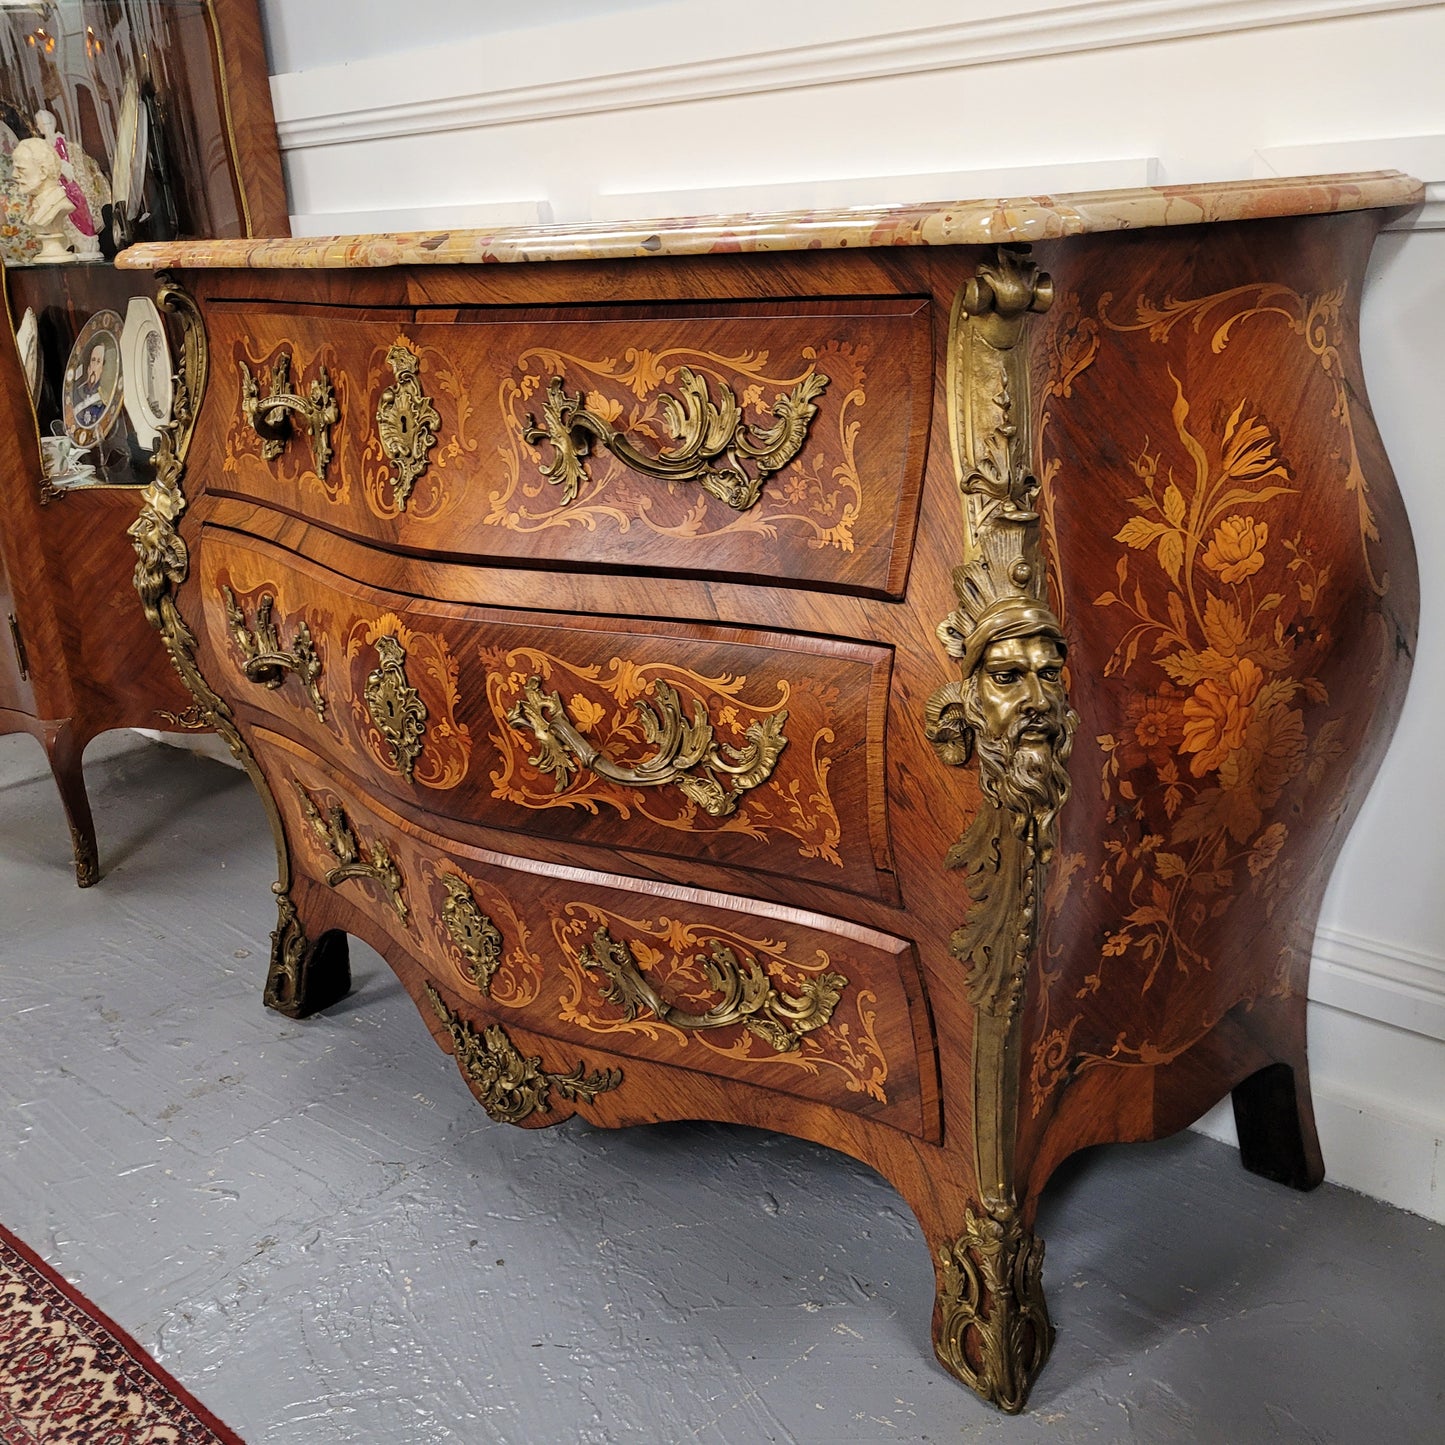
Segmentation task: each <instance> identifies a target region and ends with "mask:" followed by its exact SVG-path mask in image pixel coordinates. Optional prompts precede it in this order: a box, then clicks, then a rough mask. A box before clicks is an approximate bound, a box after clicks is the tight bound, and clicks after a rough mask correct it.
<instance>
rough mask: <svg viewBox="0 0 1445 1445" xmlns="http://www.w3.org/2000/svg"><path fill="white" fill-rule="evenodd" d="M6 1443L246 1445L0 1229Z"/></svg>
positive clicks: (0, 1423)
mask: <svg viewBox="0 0 1445 1445" xmlns="http://www.w3.org/2000/svg"><path fill="white" fill-rule="evenodd" d="M0 1445H244V1442H243V1441H242V1440H241V1438H240V1436H238V1435H234V1434H232V1432H231V1431H230V1430H228V1429H227V1428H226V1427H225V1426H224V1425H223V1424H221V1422H220V1421H219V1420H217V1419H216V1418H215V1416H214V1415H212V1414H211V1413H210V1412H209V1411H208V1410H207V1409H206V1408H205V1407H204V1406H203V1405H201V1404H200V1402H199V1401H197V1400H195V1399H193V1398H192V1397H191V1396H190V1395H188V1394H187V1393H186V1391H185V1390H184V1389H182V1388H181V1386H180V1385H179V1384H178V1383H177V1382H176V1381H175V1380H173V1379H172V1378H171V1376H170V1375H168V1374H167V1373H166V1372H165V1371H164V1370H163V1369H161V1367H160V1366H159V1365H157V1364H156V1362H155V1361H154V1360H152V1359H151V1358H150V1357H149V1356H148V1355H147V1354H146V1353H145V1351H144V1350H142V1349H141V1347H140V1346H139V1345H138V1344H136V1342H135V1341H134V1340H133V1339H131V1337H130V1336H129V1335H128V1334H126V1333H125V1331H124V1330H122V1329H120V1328H118V1327H117V1326H116V1324H115V1323H114V1322H113V1321H111V1320H108V1319H107V1318H106V1317H105V1316H104V1315H103V1314H101V1313H99V1311H97V1310H96V1309H94V1308H93V1307H92V1306H91V1305H90V1304H89V1303H88V1302H87V1301H86V1300H85V1298H84V1297H83V1296H82V1295H80V1294H78V1293H77V1292H76V1291H75V1290H74V1289H72V1288H71V1286H70V1285H68V1284H67V1283H66V1282H65V1281H64V1280H63V1279H62V1278H61V1277H60V1276H59V1275H58V1274H56V1272H55V1271H54V1270H53V1269H51V1268H50V1266H49V1265H47V1264H46V1263H45V1262H44V1261H43V1260H41V1259H39V1258H37V1257H36V1256H35V1255H34V1254H32V1253H31V1252H30V1250H28V1249H27V1248H26V1247H25V1246H24V1245H23V1244H21V1242H20V1241H19V1240H18V1239H16V1238H15V1236H14V1235H13V1234H11V1233H10V1231H9V1230H7V1229H6V1228H5V1227H4V1226H3V1225H0Z"/></svg>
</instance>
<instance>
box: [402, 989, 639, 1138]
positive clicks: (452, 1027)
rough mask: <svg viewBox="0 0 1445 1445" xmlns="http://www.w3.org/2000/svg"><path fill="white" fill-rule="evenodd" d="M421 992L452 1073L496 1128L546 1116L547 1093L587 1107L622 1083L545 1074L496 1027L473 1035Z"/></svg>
mask: <svg viewBox="0 0 1445 1445" xmlns="http://www.w3.org/2000/svg"><path fill="white" fill-rule="evenodd" d="M426 991H427V997H428V998H429V999H430V1000H431V1006H432V1008H433V1009H434V1010H435V1012H436V1016H437V1018H439V1019H440V1020H441V1022H442V1025H443V1026H444V1027H445V1029H446V1031H447V1033H448V1034H450V1035H451V1040H452V1052H453V1054H454V1055H455V1057H456V1061H457V1068H459V1069H460V1070H461V1071H462V1077H463V1078H464V1079H465V1080H466V1081H467V1084H468V1085H469V1086H470V1088H471V1090H472V1093H473V1094H475V1095H476V1097H477V1100H478V1102H479V1103H480V1104H481V1106H482V1108H484V1109H485V1110H486V1111H487V1113H488V1114H490V1115H491V1116H492V1118H494V1119H495V1120H496V1121H497V1123H499V1124H520V1123H521V1122H522V1121H523V1120H524V1119H527V1118H530V1117H531V1116H532V1115H533V1114H546V1113H549V1112H550V1111H551V1107H552V1105H551V1100H550V1098H549V1095H550V1094H551V1091H552V1090H553V1089H556V1091H557V1092H558V1093H559V1094H561V1095H562V1097H563V1098H564V1099H571V1100H573V1101H574V1102H576V1101H579V1100H580V1101H581V1102H583V1103H587V1104H590V1103H592V1101H593V1100H594V1099H596V1097H597V1096H598V1094H605V1093H607V1092H608V1090H610V1089H615V1088H616V1087H617V1086H618V1085H619V1084H620V1083H621V1082H622V1070H621V1069H598V1070H594V1071H593V1072H591V1073H588V1072H586V1070H585V1068H584V1066H583V1065H581V1064H578V1065H577V1067H576V1068H575V1069H572V1070H570V1071H569V1072H568V1073H565V1074H549V1073H548V1072H547V1071H546V1070H545V1069H544V1068H543V1067H542V1060H541V1059H540V1058H538V1057H535V1056H534V1057H532V1058H528V1057H527V1055H526V1054H524V1053H522V1051H521V1050H520V1049H519V1048H518V1047H517V1046H516V1044H514V1043H513V1042H512V1041H511V1039H509V1038H508V1037H507V1035H506V1032H505V1030H504V1029H503V1028H502V1026H501V1025H500V1024H491V1025H489V1026H488V1027H487V1028H485V1029H483V1030H482V1032H481V1033H478V1032H477V1031H476V1029H474V1028H473V1027H472V1026H471V1024H469V1023H468V1022H467V1021H466V1020H465V1019H464V1018H462V1017H461V1016H460V1015H459V1014H455V1013H453V1012H452V1011H451V1009H449V1008H448V1007H447V1006H446V1004H445V1003H443V1002H442V996H441V995H440V994H439V993H438V992H437V991H436V989H434V988H433V987H432V986H431V984H428V985H427V987H426Z"/></svg>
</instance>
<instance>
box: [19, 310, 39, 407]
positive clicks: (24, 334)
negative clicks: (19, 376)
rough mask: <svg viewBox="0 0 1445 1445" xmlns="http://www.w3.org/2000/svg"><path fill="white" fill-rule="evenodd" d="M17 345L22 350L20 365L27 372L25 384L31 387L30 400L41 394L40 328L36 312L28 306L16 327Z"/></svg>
mask: <svg viewBox="0 0 1445 1445" xmlns="http://www.w3.org/2000/svg"><path fill="white" fill-rule="evenodd" d="M15 345H16V348H17V349H18V350H19V352H20V366H21V369H22V370H23V371H24V372H25V384H26V386H28V387H29V388H30V400H31V401H34V400H35V399H36V398H37V397H38V396H39V395H40V328H39V326H38V325H37V324H36V321H35V312H34V311H33V310H32V309H31V308H30V307H29V306H27V307H26V308H25V315H24V316H22V317H21V318H20V325H19V326H17V327H16V328H15Z"/></svg>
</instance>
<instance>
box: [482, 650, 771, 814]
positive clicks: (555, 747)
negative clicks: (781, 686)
mask: <svg viewBox="0 0 1445 1445" xmlns="http://www.w3.org/2000/svg"><path fill="white" fill-rule="evenodd" d="M653 692H654V699H655V700H654V701H652V702H649V701H648V700H647V699H646V698H639V699H638V701H637V702H636V703H634V704H633V706H634V707H635V709H636V711H637V715H638V718H639V720H640V721H641V723H642V731H643V734H644V736H645V737H646V738H647V741H648V742H650V743H655V744H656V745H657V752H656V753H655V754H654V755H653V756H652V757H650V758H648V759H647V760H646V761H645V762H643V763H641V764H639V765H638V766H637V767H635V768H628V767H623V766H622V765H621V764H619V763H615V762H613V761H612V759H611V758H609V757H608V756H607V755H606V754H605V753H604V752H602V751H601V750H600V749H599V748H598V747H596V746H595V745H594V744H593V743H591V742H589V741H588V740H587V738H586V737H584V736H583V734H582V733H580V732H578V731H577V729H576V727H574V726H573V723H572V720H571V718H569V717H568V716H567V709H566V707H565V706H564V705H563V702H562V699H561V697H560V696H559V695H558V694H557V693H555V692H549V693H544V692H543V691H542V679H541V678H540V677H529V678H528V679H527V684H526V687H525V689H524V690H523V695H522V699H521V701H520V702H518V703H517V705H516V706H515V707H514V708H512V709H511V711H510V712H508V714H507V721H508V722H509V723H511V725H512V726H513V727H514V728H517V729H518V730H519V731H530V732H531V733H533V734H534V735H535V736H536V739H537V743H538V752H537V754H536V756H535V757H532V758H529V759H528V762H530V763H531V764H532V766H533V767H535V768H540V769H541V770H542V772H544V773H551V774H553V775H554V776H555V777H556V779H557V788H556V791H557V792H559V793H560V792H562V791H563V789H564V788H566V787H567V786H568V784H569V783H571V781H572V774H573V773H574V772H576V771H577V768H578V766H579V764H580V765H581V766H582V767H584V768H589V769H591V771H592V772H594V773H596V774H597V776H598V777H600V778H606V779H607V780H608V781H609V782H613V783H622V784H623V785H624V786H626V787H631V788H657V787H662V786H663V785H664V784H667V783H671V784H672V785H673V786H674V787H676V788H678V789H680V790H681V791H682V792H683V793H684V794H685V795H686V796H687V797H688V798H689V799H691V800H692V801H693V802H694V803H696V804H697V805H698V807H700V808H701V809H702V810H703V811H704V812H706V813H710V814H711V815H712V816H713V817H714V818H723V817H726V816H727V815H728V814H729V813H731V812H733V811H734V810H735V809H736V808H737V805H738V803H739V802H740V801H741V799H742V795H743V794H744V793H746V792H747V791H748V790H749V789H750V788H755V787H757V786H758V784H759V783H765V782H767V780H768V779H769V778H770V777H772V775H773V769H774V768H775V767H776V766H777V763H778V758H779V757H780V756H781V754H782V751H783V749H784V748H785V747H787V745H788V740H787V738H786V737H785V736H784V735H783V724H784V723H785V722H787V720H788V714H787V710H786V709H783V710H781V711H779V712H776V713H773V714H771V715H770V716H769V717H767V718H764V719H763V720H761V721H760V722H755V723H752V724H751V725H750V726H749V727H748V730H747V738H748V745H747V746H746V747H744V748H735V747H732V746H731V745H730V744H728V743H722V742H719V741H718V740H717V738H716V737H715V736H714V735H713V730H712V724H711V723H710V722H709V721H708V717H707V708H706V706H705V705H704V704H703V703H702V702H701V700H696V699H695V700H694V702H693V705H692V717H691V719H688V718H687V717H685V716H684V715H683V710H682V700H681V699H680V698H679V697H678V695H677V690H676V689H675V688H673V687H672V686H671V685H670V684H668V683H666V682H661V681H659V682H658V683H657V684H656V686H655V688H654V689H653ZM719 773H722V774H723V775H724V776H725V778H726V780H727V785H726V786H724V785H723V782H722V781H720V780H719V778H718V776H717V775H718V774H719Z"/></svg>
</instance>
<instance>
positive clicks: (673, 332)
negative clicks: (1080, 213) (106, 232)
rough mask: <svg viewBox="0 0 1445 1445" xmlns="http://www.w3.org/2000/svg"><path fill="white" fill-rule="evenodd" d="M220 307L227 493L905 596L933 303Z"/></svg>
mask: <svg viewBox="0 0 1445 1445" xmlns="http://www.w3.org/2000/svg"><path fill="white" fill-rule="evenodd" d="M210 317H211V332H212V334H211V337H210V343H211V350H212V356H213V358H214V361H213V371H212V381H211V384H212V385H213V386H215V387H217V388H225V387H228V386H229V387H233V388H234V394H235V396H236V403H235V405H234V407H232V408H230V409H229V412H228V410H227V408H224V407H217V408H215V409H214V410H213V411H212V412H211V415H213V416H225V415H228V414H229V417H230V421H229V423H228V424H227V425H226V428H225V433H224V436H223V437H222V438H221V439H220V446H221V449H222V457H221V459H220V465H219V466H218V467H214V468H213V469H212V470H211V472H210V475H209V479H208V481H209V485H210V489H211V490H212V491H215V492H219V493H226V494H230V495H234V496H241V497H245V498H248V499H252V500H256V501H263V502H267V503H270V504H272V505H275V506H279V507H282V508H284V509H286V510H288V511H296V512H300V513H302V514H304V515H305V516H307V517H310V518H313V519H314V520H316V521H318V522H320V523H321V524H322V525H324V526H327V527H329V528H332V529H333V530H335V531H338V532H344V533H346V534H348V535H351V536H355V537H360V538H363V539H366V540H372V541H378V542H384V543H386V544H387V545H388V546H398V547H401V548H403V549H405V550H408V551H416V552H429V553H433V554H445V555H450V556H466V557H473V558H515V559H519V560H523V561H526V562H529V563H533V564H538V563H541V564H545V563H547V562H555V563H560V564H579V563H580V564H585V565H587V566H590V567H598V566H601V567H618V568H627V569H628V570H633V571H635V570H638V569H647V570H655V571H659V572H671V573H683V574H690V575H697V576H717V577H726V578H728V579H729V580H738V579H740V578H741V579H747V578H757V579H758V580H760V581H766V582H770V583H774V584H776V583H782V584H784V585H790V586H811V585H821V586H825V587H828V588H829V589H832V590H841V591H847V592H855V593H860V594H863V595H868V596H879V597H898V596H901V595H902V593H903V589H904V584H905V582H906V579H907V572H908V561H909V555H910V553H911V551H912V546H913V532H914V526H915V522H916V517H917V511H918V494H919V488H920V483H921V479H922V474H923V463H924V454H925V444H926V438H927V432H928V420H929V408H930V405H931V398H932V361H933V355H932V335H931V330H930V318H929V303H928V302H927V301H926V300H920V299H918V298H908V297H905V298H898V297H887V298H864V299H858V300H842V301H839V300H818V301H810V300H796V299H794V300H788V301H778V302H746V303H744V302H737V303H726V304H722V303H719V304H707V305H703V304H696V305H692V306H688V307H685V308H684V307H681V306H671V307H662V306H657V305H651V306H646V307H643V306H628V307H613V308H606V309H603V308H598V307H573V308H566V309H560V308H553V309H548V310H545V311H542V310H538V309H535V308H534V309H528V310H518V309H512V308H493V309H488V310H486V311H480V310H477V309H470V310H462V311H458V310H457V309H455V308H450V309H441V308H425V309H422V310H419V311H417V310H404V309H400V308H398V309H396V310H390V311H357V310H346V309H344V308H339V307H321V306H301V305H297V304H294V303H287V304H285V305H280V304H277V303H267V302H264V301H258V302H228V303H217V304H216V305H214V306H213V307H212V309H211V312H210ZM287 398H290V400H287ZM429 443H430V444H429Z"/></svg>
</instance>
